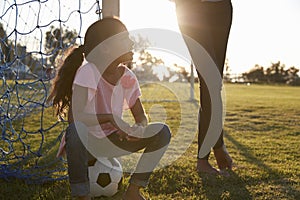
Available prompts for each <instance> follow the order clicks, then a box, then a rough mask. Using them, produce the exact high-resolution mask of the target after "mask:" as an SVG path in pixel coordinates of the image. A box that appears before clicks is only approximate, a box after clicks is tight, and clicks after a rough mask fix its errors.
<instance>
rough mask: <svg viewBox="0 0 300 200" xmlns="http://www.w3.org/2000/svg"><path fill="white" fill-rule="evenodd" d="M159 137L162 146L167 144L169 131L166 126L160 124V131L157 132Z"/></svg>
mask: <svg viewBox="0 0 300 200" xmlns="http://www.w3.org/2000/svg"><path fill="white" fill-rule="evenodd" d="M159 137H160V140H161V141H162V142H163V143H164V144H169V143H170V141H171V131H170V128H169V126H168V125H167V124H162V129H161V131H160V132H159Z"/></svg>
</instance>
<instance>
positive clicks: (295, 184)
mask: <svg viewBox="0 0 300 200" xmlns="http://www.w3.org/2000/svg"><path fill="white" fill-rule="evenodd" d="M195 88H197V87H195ZM142 90H143V98H142V100H143V102H144V105H145V109H146V111H147V112H150V119H152V120H166V123H167V124H168V125H169V126H170V128H171V130H172V134H173V137H174V141H173V142H174V144H177V143H176V142H180V141H177V140H176V138H178V136H179V135H183V136H184V138H192V141H191V144H190V146H188V148H187V149H186V150H185V149H184V148H183V149H176V148H173V149H172V148H171V149H170V150H169V151H168V152H169V155H170V156H172V154H176V153H177V152H178V151H182V155H181V156H180V157H178V159H176V161H175V162H173V163H172V164H171V165H169V166H167V167H165V168H162V169H159V170H157V171H155V172H154V173H153V175H152V176H151V180H150V184H149V186H148V187H147V188H146V189H145V190H144V191H143V193H144V194H145V196H146V197H151V199H152V200H162V199H165V200H167V199H168V200H171V199H174V200H191V199H194V200H198V199H209V200H218V199H236V200H240V199H243V200H247V199H272V200H273V199H280V200H281V199H290V200H292V199H295V200H296V199H300V87H289V86H268V85H250V86H247V85H237V84H234V85H233V84H226V85H225V87H224V91H225V92H224V97H225V100H226V101H225V103H226V107H225V108H226V118H225V127H224V130H225V143H226V145H227V149H228V151H229V152H230V154H231V156H232V158H233V160H234V162H235V167H234V169H233V171H232V172H230V176H229V177H222V176H207V175H202V174H198V173H197V172H196V171H195V166H196V154H197V140H196V137H195V136H196V134H195V133H196V126H197V123H196V120H197V110H198V106H197V102H193V101H189V88H188V84H184V83H176V84H174V83H172V84H170V83H163V84H157V85H155V84H150V85H147V84H146V85H142ZM170 91H173V92H170ZM195 93H196V94H195V96H196V97H197V98H198V96H199V93H198V91H197V89H196V91H195ZM179 100H180V101H179ZM154 104H155V105H158V107H156V108H158V109H155V107H154V106H153V105H154ZM161 108H164V109H161ZM162 111H164V112H162ZM50 113H51V114H50ZM52 114H53V113H52V111H49V114H48V115H49V116H45V117H47V119H49V121H52V120H53V121H55V119H54V117H53V115H52ZM30 121H31V126H34V121H35V120H34V119H31V120H30ZM37 121H38V120H37ZM36 123H37V122H36ZM175 146H176V145H175ZM210 160H211V163H212V164H213V165H214V166H216V163H215V160H214V156H213V153H212V154H211V156H210ZM128 178H129V177H128V175H127V174H124V179H123V187H122V189H121V191H120V192H119V193H118V194H116V195H115V196H114V197H112V198H97V199H100V200H108V199H120V197H121V193H122V192H123V191H124V190H125V187H126V186H127V184H128ZM0 184H1V187H0V199H5V200H6V199H8V200H9V199H12V200H14V199H22V200H23V199H28V200H30V199H49V200H51V199H55V200H59V199H71V198H70V191H69V185H68V181H67V180H63V181H56V182H50V183H45V184H43V185H33V184H30V185H28V184H25V183H23V182H22V181H20V180H10V181H4V180H0Z"/></svg>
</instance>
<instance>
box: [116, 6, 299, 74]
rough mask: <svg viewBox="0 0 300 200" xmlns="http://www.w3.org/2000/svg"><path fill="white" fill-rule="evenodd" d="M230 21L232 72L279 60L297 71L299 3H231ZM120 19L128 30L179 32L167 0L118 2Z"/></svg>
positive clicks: (229, 57) (229, 49) (229, 43)
mask: <svg viewBox="0 0 300 200" xmlns="http://www.w3.org/2000/svg"><path fill="white" fill-rule="evenodd" d="M232 5H233V21H232V27H231V31H230V36H229V41H228V49H227V59H228V64H229V66H230V69H231V71H232V73H243V72H246V71H248V70H250V69H251V68H253V67H254V66H255V64H258V65H260V66H264V67H270V66H271V64H272V63H275V62H277V61H280V62H281V63H282V64H285V65H286V68H289V67H291V66H295V67H297V68H300V38H299V37H300V12H299V11H300V1H299V0H232ZM120 7H121V9H120V10H121V11H120V18H121V20H123V21H124V23H125V24H126V25H127V27H128V28H129V29H130V30H135V29H142V28H164V29H170V30H174V31H179V29H178V26H177V21H176V13H175V6H174V3H172V2H170V1H168V0H120Z"/></svg>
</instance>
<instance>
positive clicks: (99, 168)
mask: <svg viewBox="0 0 300 200" xmlns="http://www.w3.org/2000/svg"><path fill="white" fill-rule="evenodd" d="M88 171H89V181H90V195H91V196H92V197H100V196H106V197H110V196H113V195H114V194H116V193H117V192H118V190H119V188H120V186H121V183H122V177H123V170H122V166H121V164H120V162H119V161H118V160H117V159H116V158H98V159H97V160H96V162H95V163H94V164H92V165H91V166H89V167H88Z"/></svg>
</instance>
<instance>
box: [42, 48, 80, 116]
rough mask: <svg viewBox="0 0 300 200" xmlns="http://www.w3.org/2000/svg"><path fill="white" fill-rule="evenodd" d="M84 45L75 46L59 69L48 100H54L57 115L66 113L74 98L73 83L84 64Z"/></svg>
mask: <svg viewBox="0 0 300 200" xmlns="http://www.w3.org/2000/svg"><path fill="white" fill-rule="evenodd" d="M83 53H84V46H83V45H81V46H79V47H76V48H73V49H72V50H71V52H70V54H69V55H68V56H67V57H66V59H65V60H64V62H63V64H62V65H61V67H60V68H59V70H58V73H57V75H56V78H55V79H54V83H53V86H52V90H51V92H50V95H49V97H48V99H47V101H51V100H53V107H55V109H56V115H60V116H62V115H65V114H66V109H68V108H69V106H70V103H71V98H72V85H73V81H74V77H75V74H76V72H77V69H78V68H79V67H80V66H81V65H82V62H83V59H84V56H83Z"/></svg>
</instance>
